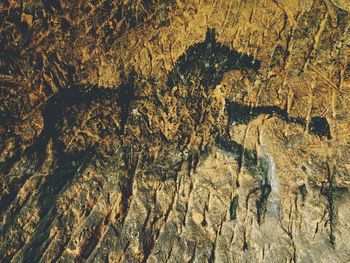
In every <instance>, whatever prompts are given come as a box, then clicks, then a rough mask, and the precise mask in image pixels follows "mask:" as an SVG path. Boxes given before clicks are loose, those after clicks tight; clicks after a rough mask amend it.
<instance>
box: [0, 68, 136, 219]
mask: <svg viewBox="0 0 350 263" xmlns="http://www.w3.org/2000/svg"><path fill="white" fill-rule="evenodd" d="M133 81H134V76H133V75H131V76H129V77H128V78H126V79H125V81H123V83H122V84H121V85H120V87H118V88H116V89H114V88H100V87H97V86H91V85H90V86H81V85H77V86H72V87H70V88H67V89H62V90H61V91H60V92H59V93H57V94H55V95H53V96H52V97H50V98H49V99H48V100H47V102H46V103H45V104H44V105H43V106H42V107H41V108H39V110H40V111H41V113H42V116H43V122H44V126H43V129H42V131H41V133H40V135H39V136H38V138H37V139H36V140H35V142H33V143H32V144H31V145H29V146H28V147H27V148H26V149H25V150H21V149H20V148H19V147H17V148H16V152H15V154H14V155H13V156H12V157H10V158H7V159H6V160H5V161H4V162H2V163H1V164H0V169H1V171H2V172H3V173H4V174H5V175H7V174H8V173H9V172H10V169H11V168H12V167H13V166H14V164H16V163H17V162H19V161H20V160H21V159H22V158H23V157H24V156H25V157H28V158H30V160H31V162H33V163H35V168H34V172H35V171H37V170H38V169H39V168H40V167H41V166H42V164H43V163H44V161H45V159H46V155H47V152H46V148H47V145H48V142H49V140H51V139H52V144H53V148H54V149H56V150H57V151H58V152H62V151H63V148H64V145H63V143H62V142H61V141H60V139H59V137H60V136H61V135H62V134H64V133H66V132H67V131H69V130H70V129H71V128H72V127H73V126H74V125H75V124H76V116H78V115H79V114H80V113H82V112H86V111H88V107H89V106H90V105H91V104H97V105H98V104H102V103H103V102H106V101H108V103H111V104H114V105H117V106H118V107H120V113H119V120H120V127H117V133H118V134H119V135H122V134H123V133H124V127H125V124H126V122H127V120H128V116H129V108H130V103H131V101H132V100H134V99H135V96H134V95H135V88H134V86H133ZM90 146H91V145H90ZM90 146H87V147H83V148H88V147H90ZM81 150H82V151H84V150H86V149H81ZM30 176H31V173H27V174H26V175H25V176H22V177H21V178H18V179H17V180H13V181H12V183H10V185H9V188H10V191H9V192H8V193H7V194H5V195H3V196H2V198H1V200H0V213H2V212H4V211H5V210H6V209H7V208H8V207H9V205H10V204H11V203H12V202H13V201H14V200H15V198H16V196H17V193H18V191H19V189H20V188H21V187H22V186H23V184H24V183H25V182H26V180H27V179H28V178H29V177H30Z"/></svg>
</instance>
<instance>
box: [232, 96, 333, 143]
mask: <svg viewBox="0 0 350 263" xmlns="http://www.w3.org/2000/svg"><path fill="white" fill-rule="evenodd" d="M226 105H227V106H226V110H227V114H228V118H229V123H228V124H229V125H233V124H247V123H248V122H250V121H251V120H253V119H255V118H256V117H258V116H259V115H263V114H268V115H274V116H276V117H278V118H280V119H281V120H283V121H285V122H287V123H290V124H297V125H300V126H306V120H304V119H303V118H298V117H290V116H288V113H287V111H286V110H284V109H281V108H279V107H278V106H257V107H249V106H246V105H242V104H239V103H237V102H230V101H226ZM308 131H309V132H310V133H311V134H313V135H316V136H318V137H320V138H321V137H325V138H327V139H331V133H330V128H329V124H328V122H327V119H326V118H325V117H320V116H315V117H312V118H311V120H310V123H309V126H308Z"/></svg>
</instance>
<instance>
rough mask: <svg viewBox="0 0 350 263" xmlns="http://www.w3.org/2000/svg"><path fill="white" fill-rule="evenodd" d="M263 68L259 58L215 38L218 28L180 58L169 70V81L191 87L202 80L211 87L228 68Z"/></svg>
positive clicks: (220, 78) (202, 83)
mask: <svg viewBox="0 0 350 263" xmlns="http://www.w3.org/2000/svg"><path fill="white" fill-rule="evenodd" d="M259 68H260V61H259V60H254V58H253V57H252V56H248V55H246V54H242V53H239V52H237V51H235V50H232V49H230V48H229V47H228V46H224V45H223V44H221V43H218V42H217V41H216V39H215V29H208V31H207V33H206V38H205V41H204V42H203V43H199V44H195V45H192V46H190V47H189V48H188V49H187V51H186V53H185V54H183V55H182V56H180V57H179V58H178V60H177V61H176V63H175V65H174V68H173V69H172V70H171V71H170V72H169V75H168V80H167V85H168V86H169V87H174V86H177V85H185V86H187V87H189V88H190V87H192V86H193V85H194V84H198V83H199V84H201V85H202V86H203V87H205V88H206V89H208V88H210V87H214V86H216V85H218V84H219V83H220V82H221V81H222V78H223V75H224V73H225V72H228V71H230V70H240V69H253V70H258V69H259Z"/></svg>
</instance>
